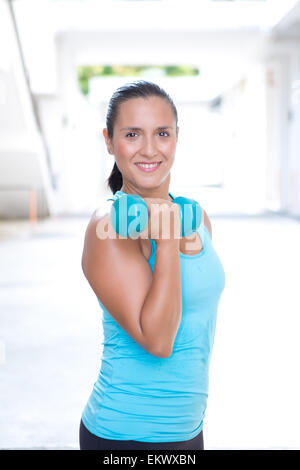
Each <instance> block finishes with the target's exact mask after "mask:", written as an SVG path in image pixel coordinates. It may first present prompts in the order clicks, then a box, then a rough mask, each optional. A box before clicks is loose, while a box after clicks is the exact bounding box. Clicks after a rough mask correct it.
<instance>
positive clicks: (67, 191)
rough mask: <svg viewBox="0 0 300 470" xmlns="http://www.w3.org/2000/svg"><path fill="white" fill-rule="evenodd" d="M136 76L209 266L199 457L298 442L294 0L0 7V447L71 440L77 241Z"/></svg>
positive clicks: (299, 94) (93, 304)
mask: <svg viewBox="0 0 300 470" xmlns="http://www.w3.org/2000/svg"><path fill="white" fill-rule="evenodd" d="M138 78H142V79H147V80H150V81H154V82H155V83H157V84H159V85H160V86H162V87H163V88H164V89H165V90H166V91H167V92H168V93H169V94H170V96H171V97H172V99H173V100H174V102H175V104H176V106H177V110H178V125H179V127H180V134H179V140H178V146H177V153H176V160H175V164H174V166H173V169H172V176H171V185H170V192H172V194H175V196H178V195H183V196H186V197H192V198H195V199H197V200H198V201H199V203H200V205H201V206H202V207H203V208H204V209H205V210H206V212H207V213H208V215H209V217H210V220H211V223H212V233H213V244H214V247H215V250H216V251H217V253H218V255H219V257H220V259H221V261H222V264H223V266H224V269H225V273H226V287H225V290H224V293H223V295H222V298H221V301H220V304H219V310H218V323H217V329H216V337H215V345H214V350H213V355H212V360H211V372H210V395H209V398H208V407H207V412H206V418H205V424H204V443H205V448H206V449H299V448H300V434H299V430H298V423H299V420H300V407H299V394H300V381H299V374H298V372H297V371H298V368H299V358H300V344H299V340H298V336H299V326H300V320H299V314H300V301H299V296H298V292H299V278H300V270H299V265H300V249H299V242H300V224H299V222H300V1H299V0H245V1H243V0H235V1H234V0H232V1H230V0H197V1H193V0H185V1H184V2H182V1H177V0H152V1H151V0H147V1H143V0H110V1H109V0H103V1H101V0H97V1H96V0H94V1H92V0H90V1H88V0H77V1H76V0H68V1H67V0H36V1H33V0H10V1H9V0H0V386H1V388H0V400H1V407H0V448H2V449H69V448H70V449H76V448H78V427H79V422H80V416H81V412H82V410H83V407H84V406H85V403H86V401H87V399H88V396H89V394H90V392H91V389H92V386H93V383H94V382H95V380H96V378H97V375H98V370H99V367H100V364H101V362H100V357H101V350H102V347H103V346H102V344H101V341H102V327H101V310H100V309H99V304H98V302H97V299H96V296H95V295H94V293H93V291H92V290H91V288H90V286H89V285H88V283H87V281H86V279H85V278H84V275H83V273H82V271H81V254H82V248H83V242H84V235H85V230H86V227H87V224H88V221H89V219H90V216H91V214H92V213H93V211H94V210H95V209H96V208H97V207H98V206H100V205H101V204H102V202H103V201H105V199H106V198H108V197H109V196H110V194H111V193H110V191H109V190H108V188H107V184H106V179H107V178H108V176H109V174H110V172H111V169H112V167H113V163H114V159H113V156H111V155H109V154H108V153H107V151H106V147H105V142H104V138H103V136H102V129H103V128H104V127H105V116H106V109H107V105H108V102H109V99H110V97H111V95H112V93H113V92H114V91H115V90H116V88H118V87H119V86H121V85H122V84H124V83H127V82H130V81H132V80H136V79H138Z"/></svg>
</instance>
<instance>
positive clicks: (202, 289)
mask: <svg viewBox="0 0 300 470" xmlns="http://www.w3.org/2000/svg"><path fill="white" fill-rule="evenodd" d="M121 194H124V193H123V192H122V191H117V192H116V193H115V195H114V198H116V197H119V196H120V195H121ZM169 195H170V196H171V197H172V198H174V196H172V194H171V193H169ZM198 234H199V236H200V238H201V241H202V245H203V249H202V251H201V252H200V253H197V254H195V255H187V254H183V253H180V272H181V291H182V316H181V322H180V325H179V329H178V331H177V335H176V338H175V341H174V345H173V351H172V354H171V356H169V357H167V358H160V357H157V356H153V355H152V354H150V353H148V352H147V351H146V350H145V349H143V348H142V347H141V346H139V345H138V344H137V343H136V342H135V341H134V340H133V339H132V338H131V337H130V336H129V335H128V334H127V333H126V332H125V331H124V330H123V329H122V328H121V327H120V326H119V324H118V323H117V322H116V321H115V320H114V318H113V317H112V316H111V315H110V313H109V312H108V311H107V310H106V309H105V307H104V306H103V305H102V303H101V301H100V300H99V299H98V301H99V304H100V306H101V308H102V310H103V316H102V323H103V338H104V339H103V342H102V344H103V352H102V361H101V367H100V372H99V375H98V378H97V380H96V382H95V383H94V386H93V389H92V391H91V394H90V397H89V399H88V402H87V404H86V406H85V408H84V410H83V413H82V421H83V423H84V424H85V426H86V427H87V429H88V430H89V431H90V432H91V433H93V434H95V435H96V436H99V437H102V438H105V439H115V440H135V441H143V442H175V441H185V440H189V439H192V438H193V437H195V436H196V435H197V434H198V433H199V432H201V430H202V428H203V419H204V416H205V411H206V406H207V398H208V385H209V363H210V358H211V353H212V347H213V342H214V335H215V328H216V318H217V309H218V304H219V300H220V297H221V294H222V291H223V289H224V287H225V272H224V269H223V266H222V263H221V261H220V259H219V257H218V255H217V253H216V251H215V249H214V247H213V244H212V240H211V238H210V234H209V232H208V230H207V228H206V227H205V226H204V224H203V221H202V222H201V225H200V227H199V229H198ZM150 242H151V255H150V258H149V260H148V263H149V265H150V267H151V270H152V272H153V271H154V265H155V249H156V244H155V242H154V240H150ZM133 288H134V286H133Z"/></svg>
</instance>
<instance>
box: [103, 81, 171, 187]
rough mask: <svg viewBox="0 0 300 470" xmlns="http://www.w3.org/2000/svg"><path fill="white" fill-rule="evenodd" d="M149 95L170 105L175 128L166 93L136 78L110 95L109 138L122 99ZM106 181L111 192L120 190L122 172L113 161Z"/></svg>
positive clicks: (107, 126) (111, 134)
mask: <svg viewBox="0 0 300 470" xmlns="http://www.w3.org/2000/svg"><path fill="white" fill-rule="evenodd" d="M151 96H158V97H160V98H162V99H164V100H166V101H168V102H169V104H170V105H171V107H172V110H173V113H174V116H175V119H176V128H177V122H178V116H177V109H176V106H175V104H174V102H173V100H172V99H171V98H170V96H169V95H168V93H166V92H165V91H164V90H163V89H162V88H161V87H159V86H158V85H157V84H156V83H153V82H148V81H145V80H136V81H134V82H131V83H126V84H125V85H123V86H121V87H120V88H118V89H117V90H116V91H115V92H114V94H113V95H112V97H111V99H110V101H109V104H108V109H107V114H106V128H107V134H108V136H109V138H110V139H112V137H113V129H114V124H115V121H116V119H117V115H118V110H119V106H120V104H121V103H123V102H124V101H127V100H130V99H131V98H148V97H151ZM107 183H108V186H109V188H110V189H111V191H112V192H113V194H115V192H116V191H118V190H120V189H121V187H122V184H123V178H122V173H121V172H120V170H119V168H118V167H117V164H116V162H115V164H114V166H113V169H112V172H111V174H110V175H109V177H108V179H107Z"/></svg>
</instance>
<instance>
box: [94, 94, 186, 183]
mask: <svg viewBox="0 0 300 470" xmlns="http://www.w3.org/2000/svg"><path fill="white" fill-rule="evenodd" d="M104 131H106V129H104ZM104 131H103V134H104V136H105V140H106V144H107V147H108V150H109V152H110V153H112V154H114V155H115V160H116V163H117V166H118V168H119V170H120V171H121V173H122V176H123V183H125V185H126V184H128V183H129V185H130V186H131V185H133V186H138V187H140V188H145V189H146V188H148V189H150V188H153V187H158V186H160V185H161V184H162V183H163V181H164V180H165V179H166V178H167V176H168V175H169V173H170V170H171V167H172V165H173V162H174V158H175V152H176V144H177V137H178V132H177V133H176V119H175V116H174V114H173V110H172V107H171V105H170V104H169V103H168V102H167V101H166V100H164V99H162V98H159V97H157V96H151V97H149V98H147V99H144V98H131V99H129V100H127V101H125V102H123V103H122V104H121V105H120V106H119V112H118V117H117V119H116V122H115V125H114V131H113V138H112V140H110V139H108V137H107V132H104ZM158 162H160V164H159V166H158V167H157V168H156V169H154V170H153V171H144V169H143V168H141V167H140V166H139V165H137V163H158Z"/></svg>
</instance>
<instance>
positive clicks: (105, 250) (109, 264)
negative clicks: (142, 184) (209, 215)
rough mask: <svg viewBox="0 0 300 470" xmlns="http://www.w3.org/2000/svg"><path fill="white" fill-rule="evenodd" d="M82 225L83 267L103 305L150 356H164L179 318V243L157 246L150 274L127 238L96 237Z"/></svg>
mask: <svg viewBox="0 0 300 470" xmlns="http://www.w3.org/2000/svg"><path fill="white" fill-rule="evenodd" d="M108 219H109V218H108V216H107V215H106V216H103V217H101V219H99V218H97V217H92V218H91V221H90V223H89V225H88V227H87V230H86V234H85V241H84V249H83V254H82V269H83V272H84V275H85V277H86V278H87V280H88V282H89V284H90V286H91V287H92V289H93V291H94V292H95V294H96V296H97V297H98V298H99V300H100V301H101V303H102V304H103V305H104V307H105V308H106V309H107V310H108V312H109V313H110V314H111V315H112V317H113V318H114V319H115V320H116V322H117V323H118V324H119V325H120V326H121V327H122V328H123V329H124V330H125V332H126V333H127V334H128V335H129V336H130V337H131V338H132V339H133V340H134V341H136V342H137V343H138V344H139V345H140V346H141V347H142V348H144V349H145V350H147V351H148V352H149V353H150V354H153V355H155V356H158V357H169V356H170V355H171V353H172V349H173V343H174V340H175V337H176V334H177V331H178V328H179V324H180V320H181V306H182V301H181V280H180V258H179V240H178V239H169V240H163V241H162V242H160V243H157V248H156V257H155V266H154V273H153V274H152V270H151V268H150V266H149V264H148V262H147V260H146V259H145V257H144V255H143V253H142V251H141V249H140V245H139V243H138V242H137V241H136V240H133V239H131V238H127V239H120V238H109V237H108V238H105V239H100V238H98V236H97V224H98V223H104V222H105V221H106V223H109V220H108Z"/></svg>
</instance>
